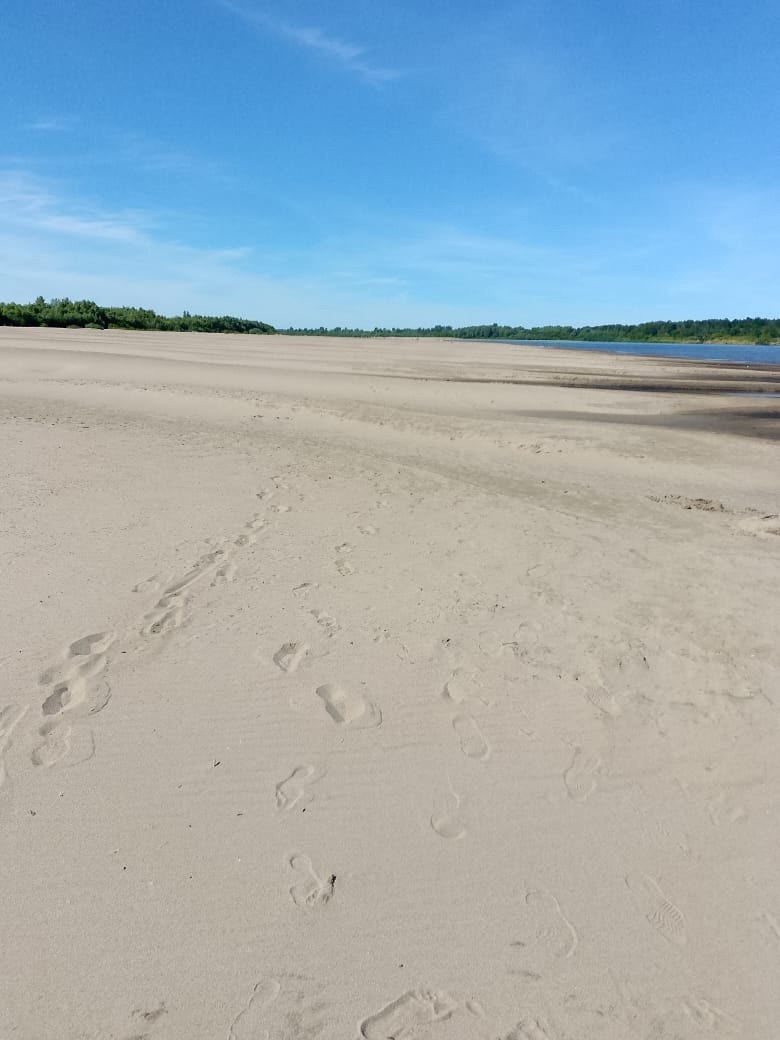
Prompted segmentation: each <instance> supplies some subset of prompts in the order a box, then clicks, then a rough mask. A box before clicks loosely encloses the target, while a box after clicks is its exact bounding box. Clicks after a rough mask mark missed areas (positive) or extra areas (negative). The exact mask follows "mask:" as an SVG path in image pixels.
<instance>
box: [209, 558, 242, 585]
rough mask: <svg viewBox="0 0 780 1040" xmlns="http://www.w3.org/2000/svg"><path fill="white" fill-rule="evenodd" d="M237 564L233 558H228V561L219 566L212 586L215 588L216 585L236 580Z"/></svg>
mask: <svg viewBox="0 0 780 1040" xmlns="http://www.w3.org/2000/svg"><path fill="white" fill-rule="evenodd" d="M236 573H237V570H236V565H235V563H233V561H232V560H228V562H227V563H223V564H222V566H221V567H217V569H216V571H215V573H214V580H213V581H212V582H211V587H212V588H214V587H215V586H216V585H222V584H227V583H228V582H231V581H234V580H235V577H236Z"/></svg>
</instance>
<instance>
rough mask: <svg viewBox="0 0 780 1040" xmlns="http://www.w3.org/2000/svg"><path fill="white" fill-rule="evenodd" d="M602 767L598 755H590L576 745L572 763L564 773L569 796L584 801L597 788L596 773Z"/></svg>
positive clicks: (577, 800)
mask: <svg viewBox="0 0 780 1040" xmlns="http://www.w3.org/2000/svg"><path fill="white" fill-rule="evenodd" d="M600 768H601V759H600V758H599V757H598V755H590V754H588V753H587V752H586V751H583V750H582V748H581V747H575V749H574V756H573V758H572V760H571V765H570V766H569V768H568V769H567V770H566V771H565V772H564V774H563V783H564V786H565V788H566V793H567V794H568V796H569V798H573V799H574V801H575V802H584V801H585V800H586V799H588V798H590V796H591V795H592V794H593V792H594V791H595V790H596V774H597V773H598V771H599V769H600Z"/></svg>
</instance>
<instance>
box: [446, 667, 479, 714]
mask: <svg viewBox="0 0 780 1040" xmlns="http://www.w3.org/2000/svg"><path fill="white" fill-rule="evenodd" d="M481 689H482V686H481V683H480V682H479V679H478V678H477V671H476V669H474V668H456V669H455V671H454V672H453V673H452V675H451V676H450V677H449V679H448V680H447V682H446V683H445V684H444V689H443V690H442V692H441V695H442V698H443V699H444V700H445V701H446V702H447V703H448V704H454V705H457V706H458V707H460V706H461V705H465V704H469V703H471V704H486V703H487V701H486V700H484V698H482V697H481V696H480V690H481Z"/></svg>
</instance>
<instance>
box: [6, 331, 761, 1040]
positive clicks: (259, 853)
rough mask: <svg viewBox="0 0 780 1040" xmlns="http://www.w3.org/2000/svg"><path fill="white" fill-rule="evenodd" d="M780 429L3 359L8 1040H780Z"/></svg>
mask: <svg viewBox="0 0 780 1040" xmlns="http://www.w3.org/2000/svg"><path fill="white" fill-rule="evenodd" d="M778 390H780V370H778V368H777V367H774V368H773V367H772V366H765V367H761V366H754V367H751V368H749V369H748V368H745V367H744V366H729V365H716V364H705V363H700V362H680V361H675V362H672V361H664V360H660V359H649V358H641V359H640V358H631V357H615V356H610V355H606V354H599V353H580V352H572V351H563V350H560V351H559V350H549V349H544V348H530V347H521V346H512V345H502V344H497V343H494V344H484V343H468V342H447V341H437V340H420V341H415V340H409V339H399V340H340V339H326V338H293V337H283V336H270V337H264V336H243V337H240V336H229V335H225V336H211V335H189V334H177V333H159V334H158V333H127V332H111V331H107V332H100V331H89V330H47V329H9V328H3V329H0V417H1V418H2V427H1V429H2V433H1V435H0V436H1V438H2V456H1V457H2V482H1V483H0V559H1V560H2V583H0V614H1V616H2V625H0V665H1V668H2V676H1V677H0V862H2V876H3V885H2V895H3V898H2V900H1V901H0V936H2V941H1V942H0V1037H1V1038H2V1040H6V1038H8V1040H11V1038H13V1040H141V1038H143V1040H185V1038H186V1040H315V1038H316V1040H361V1038H364V1040H709V1038H712V1037H717V1038H723V1040H748V1038H749V1040H776V1038H777V1035H778V1025H777V1023H778V1019H780V988H779V987H778V985H777V980H778V977H780V885H779V884H778V866H777V857H778V848H780V758H779V757H778V750H777V749H778V738H779V737H780V715H779V714H778V712H779V711H780V639H778V636H779V635H780V632H779V628H780V626H779V625H778V588H779V587H780V480H778V473H779V467H778V439H779V438H780V401H778V400H777V399H776V398H772V397H766V396H764V397H762V396H760V395H761V394H765V393H766V392H774V393H777V392H778ZM732 394H733V395H737V394H742V395H746V396H730V395H732ZM752 394H755V395H757V396H747V395H752Z"/></svg>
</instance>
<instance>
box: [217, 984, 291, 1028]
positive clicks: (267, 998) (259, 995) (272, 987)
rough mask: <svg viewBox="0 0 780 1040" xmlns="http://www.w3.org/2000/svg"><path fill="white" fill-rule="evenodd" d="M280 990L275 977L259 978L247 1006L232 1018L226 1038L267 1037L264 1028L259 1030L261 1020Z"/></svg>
mask: <svg viewBox="0 0 780 1040" xmlns="http://www.w3.org/2000/svg"><path fill="white" fill-rule="evenodd" d="M280 992H281V986H280V985H279V983H278V982H277V981H276V979H261V980H260V982H258V983H257V985H256V986H255V988H254V989H253V990H252V995H251V997H250V998H249V1002H248V1003H247V1006H246V1007H245V1008H244V1010H243V1011H240V1012H239V1013H238V1015H236V1017H235V1018H234V1019H233V1024H232V1025H231V1027H230V1032H229V1033H228V1040H263V1038H266V1037H268V1032H267V1031H266V1030H263V1031H262V1032H260V1028H261V1026H262V1024H263V1021H262V1020H263V1018H264V1017H265V1011H266V1009H267V1008H269V1007H270V1006H271V1004H273V1002H274V1001H275V1000H276V998H277V997H278V996H279V993H280Z"/></svg>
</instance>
